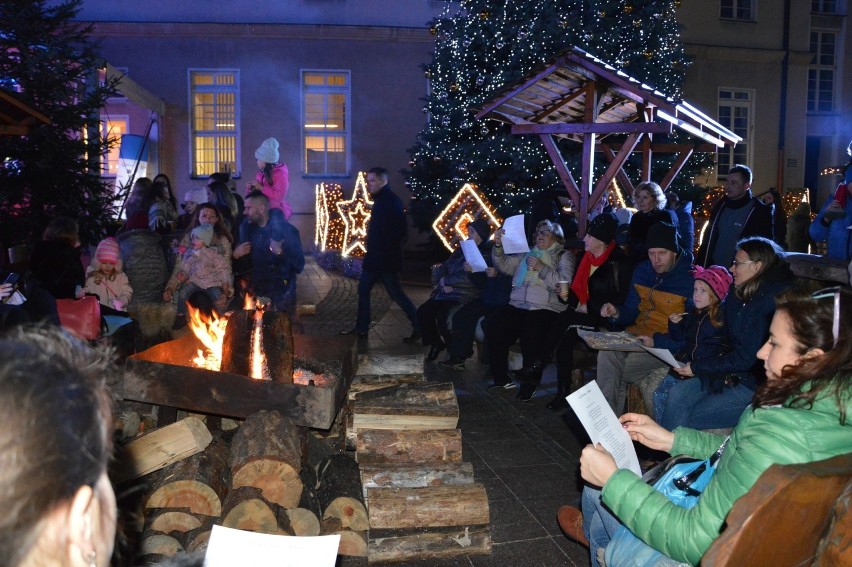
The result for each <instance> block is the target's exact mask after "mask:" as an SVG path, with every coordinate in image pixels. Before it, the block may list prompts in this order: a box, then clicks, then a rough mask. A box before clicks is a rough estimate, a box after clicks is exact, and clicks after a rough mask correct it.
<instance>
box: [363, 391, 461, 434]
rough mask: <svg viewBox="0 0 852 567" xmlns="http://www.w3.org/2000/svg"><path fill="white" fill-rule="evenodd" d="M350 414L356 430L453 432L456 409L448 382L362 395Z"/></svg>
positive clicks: (457, 407) (456, 415)
mask: <svg viewBox="0 0 852 567" xmlns="http://www.w3.org/2000/svg"><path fill="white" fill-rule="evenodd" d="M352 413H353V425H354V427H355V428H356V429H358V428H364V427H368V428H373V429H453V428H455V427H456V426H457V425H458V417H459V406H458V399H457V398H456V392H455V388H454V387H453V384H452V383H451V382H446V383H442V384H401V385H399V386H396V387H394V388H383V389H380V390H373V391H371V392H362V393H361V394H360V395H359V396H358V397H356V398H355V402H354V405H353V409H352Z"/></svg>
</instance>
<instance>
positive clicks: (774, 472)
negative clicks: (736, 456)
mask: <svg viewBox="0 0 852 567" xmlns="http://www.w3.org/2000/svg"><path fill="white" fill-rule="evenodd" d="M701 565H702V566H704V567H729V566H730V567H734V566H736V567H739V566H742V565H791V566H793V565H795V566H799V565H802V566H804V565H812V566H825V567H829V566H839V565H852V453H847V454H845V455H840V456H838V457H833V458H831V459H826V460H824V461H817V462H814V463H804V464H799V465H772V466H771V467H769V469H767V470H766V472H764V473H763V474H762V475H761V476H760V478H759V479H758V480H757V482H756V483H755V485H754V486H753V487H752V488H751V490H749V491H748V492H747V493H746V494H745V496H743V497H742V498H740V499H739V500H737V502H736V503H735V504H734V507H733V509H731V512H730V513H729V514H728V518H727V527H726V528H725V530H724V531H723V532H722V535H721V536H719V538H718V539H716V541H714V542H713V544H712V545H711V546H710V549H708V550H707V553H705V554H704V557H703V558H702V560H701Z"/></svg>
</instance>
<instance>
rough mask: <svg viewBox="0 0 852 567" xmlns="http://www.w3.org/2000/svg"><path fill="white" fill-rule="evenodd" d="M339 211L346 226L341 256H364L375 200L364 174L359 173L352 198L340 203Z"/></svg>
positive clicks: (338, 204)
mask: <svg viewBox="0 0 852 567" xmlns="http://www.w3.org/2000/svg"><path fill="white" fill-rule="evenodd" d="M337 210H338V211H339V212H340V217H341V218H342V219H343V224H344V225H345V230H344V233H343V245H342V247H341V255H342V256H344V257H346V256H350V255H352V256H363V255H364V254H365V253H366V252H367V242H366V241H367V224H368V223H369V222H370V215H371V214H372V211H373V200H372V199H371V198H370V193H369V191H367V182H366V180H365V177H364V172H362V171H359V172H358V179H357V180H356V181H355V191H354V192H353V193H352V198H351V199H349V200H348V201H339V202H338V203H337Z"/></svg>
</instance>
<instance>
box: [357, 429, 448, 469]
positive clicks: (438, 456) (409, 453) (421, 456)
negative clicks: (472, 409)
mask: <svg viewBox="0 0 852 567" xmlns="http://www.w3.org/2000/svg"><path fill="white" fill-rule="evenodd" d="M355 446H356V449H355V456H356V458H357V459H358V463H359V464H380V463H396V464H403V463H407V464H412V463H428V462H461V461H462V436H461V430H460V429H440V430H436V431H392V430H386V429H359V430H358V434H357V437H356V443H355Z"/></svg>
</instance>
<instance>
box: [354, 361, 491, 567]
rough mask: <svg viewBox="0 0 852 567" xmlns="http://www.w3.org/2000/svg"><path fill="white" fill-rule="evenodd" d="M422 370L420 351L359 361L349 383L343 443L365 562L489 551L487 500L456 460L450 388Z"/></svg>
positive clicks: (469, 470)
mask: <svg viewBox="0 0 852 567" xmlns="http://www.w3.org/2000/svg"><path fill="white" fill-rule="evenodd" d="M408 358H410V357H408ZM365 362H366V363H367V364H365ZM422 369H423V358H422V356H421V357H416V358H414V359H412V360H408V359H407V358H406V357H392V356H385V357H375V359H374V360H366V361H365V360H361V361H360V362H359V371H358V374H356V377H355V382H354V383H353V384H352V386H351V388H350V399H351V402H350V405H349V412H350V415H349V416H347V423H348V425H347V431H346V442H347V445H348V446H349V447H352V448H353V449H354V450H355V454H356V458H357V460H358V465H359V467H360V473H361V485H362V487H363V491H364V492H363V495H364V500H365V501H366V503H367V510H368V513H369V528H370V529H369V538H368V546H367V548H368V559H369V561H370V563H381V562H401V561H415V560H423V559H431V558H443V557H454V556H460V555H477V554H488V553H490V552H491V531H490V514H489V508H488V498H487V495H486V493H485V488H484V487H483V486H482V485H481V484H477V483H475V482H474V477H473V467H472V465H471V464H470V463H468V462H465V461H464V460H463V455H462V437H461V430H459V429H457V425H458V402H457V399H456V394H455V390H454V388H453V385H452V384H451V383H445V384H435V383H426V382H425V378H424V376H423V370H422Z"/></svg>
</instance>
